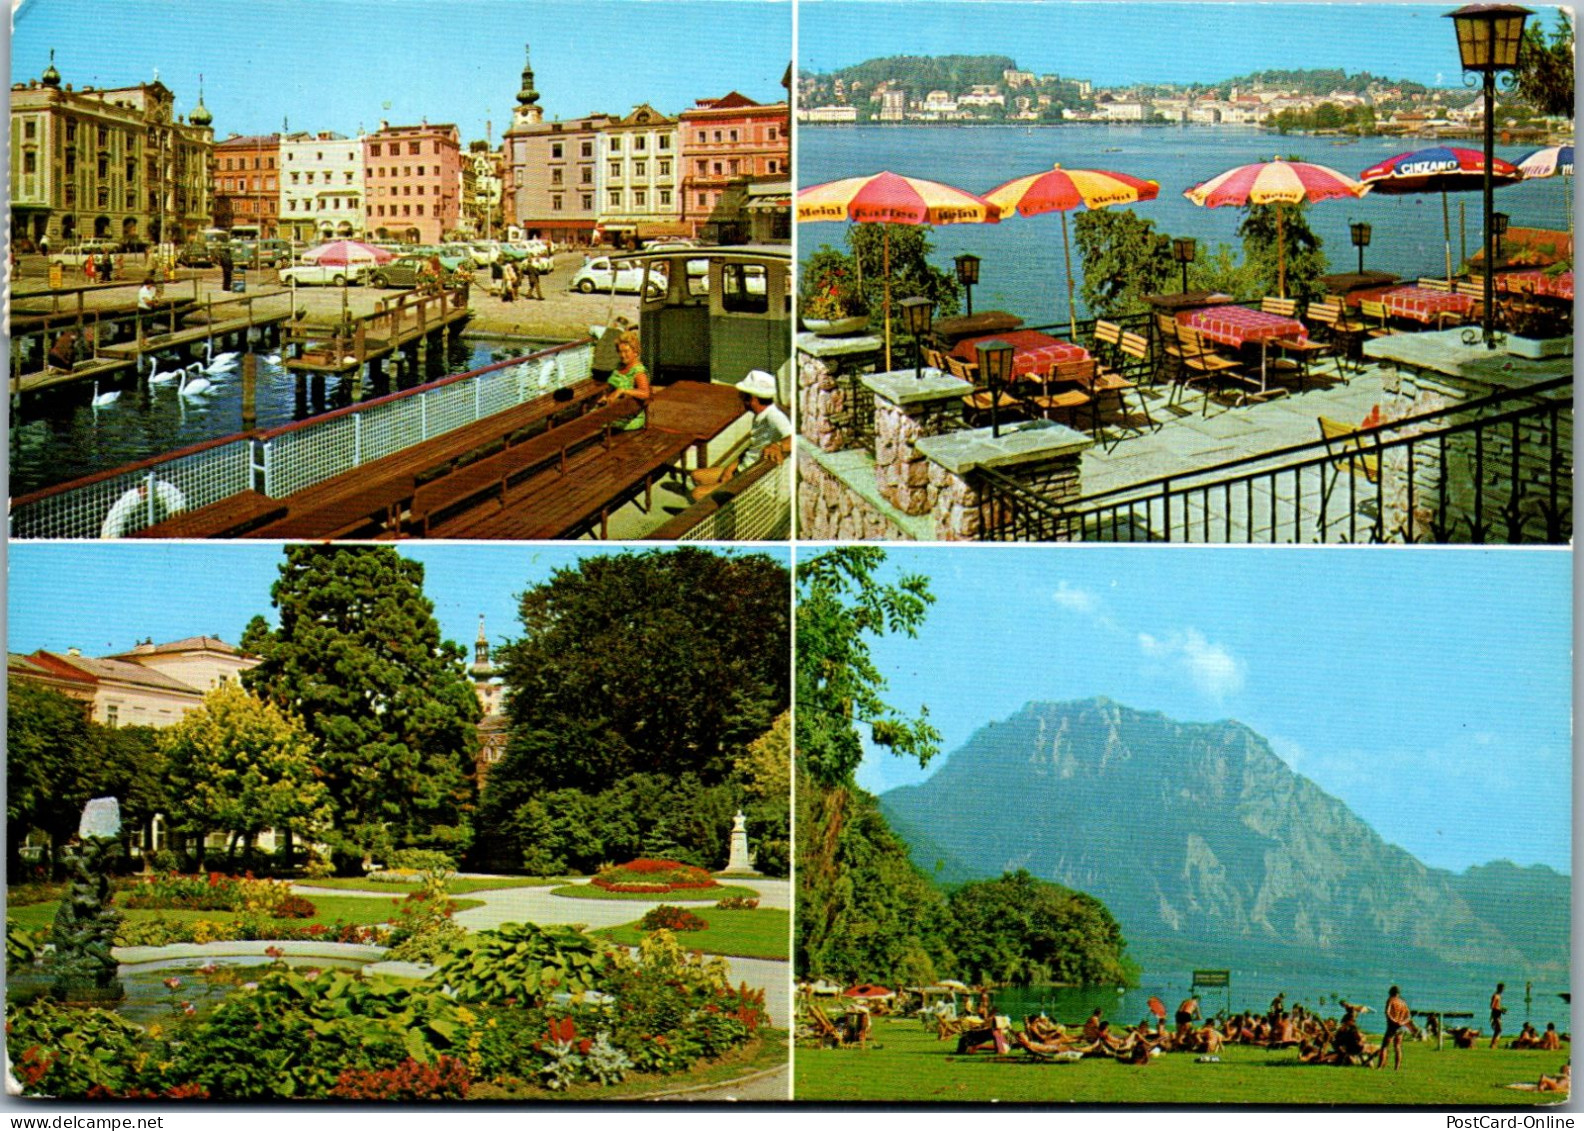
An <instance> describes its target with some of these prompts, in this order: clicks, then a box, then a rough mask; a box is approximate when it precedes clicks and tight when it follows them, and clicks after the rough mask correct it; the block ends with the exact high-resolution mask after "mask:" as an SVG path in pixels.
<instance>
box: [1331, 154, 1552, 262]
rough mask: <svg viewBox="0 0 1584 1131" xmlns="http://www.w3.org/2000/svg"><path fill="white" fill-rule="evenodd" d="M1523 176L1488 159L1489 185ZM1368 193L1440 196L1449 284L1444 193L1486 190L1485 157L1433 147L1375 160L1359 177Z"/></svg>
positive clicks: (1449, 251) (1449, 238)
mask: <svg viewBox="0 0 1584 1131" xmlns="http://www.w3.org/2000/svg"><path fill="white" fill-rule="evenodd" d="M1523 178H1524V175H1523V173H1522V172H1520V171H1519V169H1518V167H1517V166H1515V165H1512V164H1510V163H1509V162H1506V161H1503V160H1502V159H1501V158H1500V157H1496V158H1493V159H1492V160H1491V183H1492V184H1495V185H1497V186H1501V185H1512V184H1517V183H1518V182H1519V181H1521V180H1523ZM1359 180H1361V181H1363V182H1364V183H1365V184H1366V185H1368V186H1369V190H1370V191H1371V192H1376V193H1385V194H1387V195H1389V196H1401V195H1407V194H1410V193H1421V192H1439V193H1440V194H1441V234H1442V238H1443V239H1444V240H1445V242H1446V276H1447V282H1449V283H1450V282H1451V281H1452V217H1451V215H1450V213H1449V212H1448V209H1447V195H1446V194H1447V193H1449V192H1472V191H1474V190H1476V189H1481V188H1484V187H1485V155H1484V154H1483V153H1481V152H1480V151H1479V150H1477V149H1460V148H1456V147H1454V146H1448V145H1435V146H1431V147H1430V148H1429V149H1416V150H1414V151H1413V152H1411V153H1399V154H1397V156H1395V157H1388V158H1386V160H1384V161H1377V162H1376V163H1375V164H1373V165H1371V166H1370V167H1369V168H1368V169H1365V170H1364V171H1363V172H1362V173H1360V174H1359Z"/></svg>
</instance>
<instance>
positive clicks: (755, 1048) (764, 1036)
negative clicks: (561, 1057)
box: [468, 1029, 787, 1101]
mask: <svg viewBox="0 0 1584 1131" xmlns="http://www.w3.org/2000/svg"><path fill="white" fill-rule="evenodd" d="M786 1062H787V1034H786V1032H785V1031H784V1030H781V1029H761V1030H759V1039H758V1040H757V1041H753V1042H750V1043H749V1044H748V1045H746V1046H744V1047H743V1048H740V1049H736V1050H734V1051H733V1052H730V1053H728V1054H726V1055H725V1056H722V1057H719V1058H717V1059H715V1060H711V1061H707V1062H705V1063H703V1064H700V1065H698V1066H696V1067H694V1068H693V1069H692V1070H691V1071H689V1072H676V1073H672V1074H671V1075H669V1076H662V1075H659V1074H657V1073H652V1072H639V1073H634V1074H633V1075H631V1076H628V1077H627V1079H625V1080H623V1081H622V1082H621V1083H620V1084H612V1085H610V1086H609V1087H603V1086H601V1085H598V1084H584V1085H581V1086H579V1087H576V1088H569V1089H567V1090H566V1091H564V1092H552V1091H548V1090H547V1089H544V1088H536V1087H533V1086H532V1085H529V1084H518V1085H502V1084H483V1085H477V1084H476V1085H474V1086H473V1087H472V1088H470V1089H468V1099H470V1100H557V1101H564V1100H600V1101H608V1100H636V1099H642V1098H643V1097H645V1096H655V1095H664V1094H666V1093H668V1092H677V1091H681V1090H682V1089H684V1088H702V1087H708V1086H710V1085H712V1084H716V1085H719V1084H728V1083H730V1082H731V1081H733V1080H736V1079H739V1078H741V1077H743V1076H748V1075H751V1074H752V1073H755V1072H763V1071H764V1070H765V1069H767V1068H775V1067H777V1066H778V1065H782V1064H785V1063H786Z"/></svg>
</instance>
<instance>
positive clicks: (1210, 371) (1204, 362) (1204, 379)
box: [1177, 324, 1253, 416]
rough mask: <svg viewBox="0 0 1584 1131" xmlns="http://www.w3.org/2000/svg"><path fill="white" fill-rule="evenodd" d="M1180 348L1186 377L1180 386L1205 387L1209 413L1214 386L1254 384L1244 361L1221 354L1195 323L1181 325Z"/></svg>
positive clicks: (1205, 400) (1205, 402) (1179, 331)
mask: <svg viewBox="0 0 1584 1131" xmlns="http://www.w3.org/2000/svg"><path fill="white" fill-rule="evenodd" d="M1177 347H1178V349H1179V351H1180V352H1181V356H1182V379H1181V381H1180V382H1179V385H1182V386H1186V385H1190V384H1193V383H1195V382H1198V383H1201V384H1203V385H1204V386H1205V391H1204V404H1203V406H1202V407H1203V412H1204V415H1206V416H1209V415H1210V390H1211V387H1213V386H1215V385H1217V384H1220V383H1221V382H1223V381H1228V380H1230V381H1238V382H1241V383H1243V384H1251V383H1253V382H1252V381H1251V379H1250V378H1249V377H1248V375H1247V374H1245V373H1244V372H1243V363H1242V362H1239V361H1234V360H1232V359H1231V358H1230V357H1224V356H1222V355H1221V354H1219V353H1217V352H1216V351H1215V348H1214V347H1213V346H1212V345H1211V344H1210V343H1209V342H1208V341H1207V340H1206V339H1205V336H1204V335H1203V334H1201V333H1200V332H1199V331H1198V330H1195V329H1194V328H1193V327H1192V326H1184V325H1181V324H1178V326H1177Z"/></svg>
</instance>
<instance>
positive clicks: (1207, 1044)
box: [1196, 1021, 1221, 1056]
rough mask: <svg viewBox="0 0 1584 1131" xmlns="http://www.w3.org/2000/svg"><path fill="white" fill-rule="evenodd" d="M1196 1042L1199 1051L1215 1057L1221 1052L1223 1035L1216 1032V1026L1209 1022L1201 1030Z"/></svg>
mask: <svg viewBox="0 0 1584 1131" xmlns="http://www.w3.org/2000/svg"><path fill="white" fill-rule="evenodd" d="M1196 1041H1197V1047H1198V1050H1199V1051H1200V1052H1202V1053H1208V1054H1210V1055H1212V1056H1214V1055H1215V1054H1217V1053H1219V1052H1220V1051H1221V1034H1220V1033H1218V1032H1216V1028H1215V1026H1214V1025H1211V1024H1210V1023H1209V1022H1208V1021H1206V1022H1205V1026H1204V1028H1203V1029H1200V1030H1199V1032H1198V1034H1197V1035H1196Z"/></svg>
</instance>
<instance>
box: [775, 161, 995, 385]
mask: <svg viewBox="0 0 1584 1131" xmlns="http://www.w3.org/2000/svg"><path fill="white" fill-rule="evenodd" d="M797 218H798V220H800V221H805V220H806V221H816V220H850V221H853V222H854V223H859V224H993V223H995V222H996V221H997V220H999V219H1000V218H1001V210H1000V209H999V208H997V207H996V206H995V205H993V204H989V203H987V202H986V201H984V200H983V199H982V198H980V197H977V196H975V195H974V194H973V193H971V192H964V191H963V190H962V189H959V188H953V187H952V186H951V185H943V184H940V183H939V182H936V181H926V180H921V179H919V178H918V177H904V176H901V175H900V174H897V173H875V174H873V175H871V176H867V177H847V178H845V179H844V180H840V181H830V182H828V183H827V184H823V185H810V186H809V187H808V188H805V189H799V190H798V195H797ZM881 246H882V254H883V256H884V260H883V262H884V273H885V310H884V318H885V355H886V356H885V365H886V368H887V369H890V368H891V233H890V231H889V229H887V230H885V232H884V234H883V237H882V244H881Z"/></svg>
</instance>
